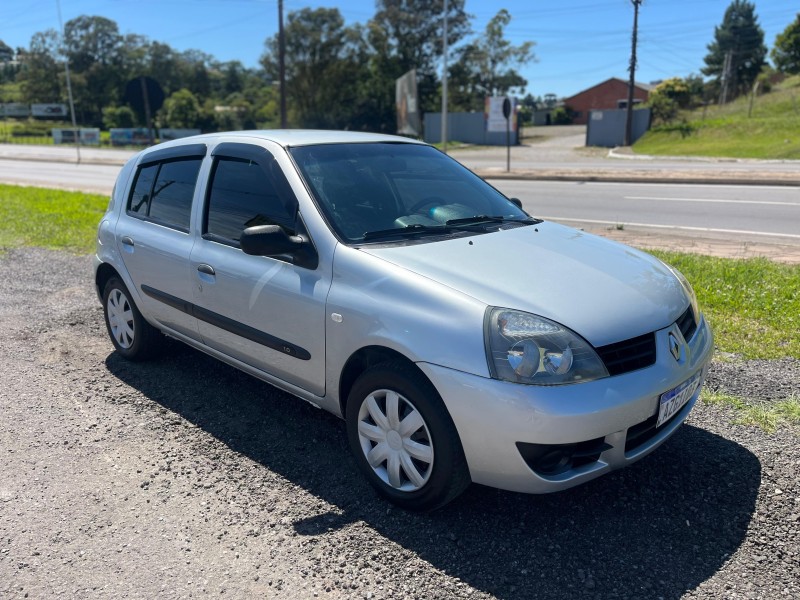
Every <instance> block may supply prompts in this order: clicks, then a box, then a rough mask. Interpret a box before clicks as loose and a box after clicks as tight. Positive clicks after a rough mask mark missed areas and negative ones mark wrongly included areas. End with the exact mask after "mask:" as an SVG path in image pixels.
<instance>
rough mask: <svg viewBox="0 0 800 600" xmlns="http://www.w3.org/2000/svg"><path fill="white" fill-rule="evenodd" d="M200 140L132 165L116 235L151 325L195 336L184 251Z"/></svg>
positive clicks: (201, 147)
mask: <svg viewBox="0 0 800 600" xmlns="http://www.w3.org/2000/svg"><path fill="white" fill-rule="evenodd" d="M205 153H206V146H205V144H193V145H187V146H179V147H175V148H169V149H166V150H160V151H156V152H152V153H150V154H148V155H146V156H145V158H144V159H143V160H142V162H141V163H140V164H139V165H138V166H137V170H136V174H135V179H134V183H133V186H132V191H131V193H130V195H129V197H128V199H127V205H126V207H125V212H124V214H123V215H122V217H121V218H120V219H119V221H118V222H117V227H116V240H117V245H118V249H119V253H120V256H121V257H122V261H123V263H124V264H125V268H126V270H127V271H128V274H129V275H130V278H131V280H132V281H133V283H134V285H135V286H136V289H137V291H138V293H139V294H138V295H139V297H140V300H139V304H140V307H139V308H140V309H141V311H142V313H143V314H144V315H145V316H146V317H147V318H148V319H149V320H150V321H154V322H155V324H156V325H158V326H160V327H162V328H165V329H169V330H172V331H175V332H178V333H181V334H183V335H186V336H188V337H191V338H193V339H196V340H198V339H199V337H200V335H199V332H198V330H197V321H196V319H195V317H194V316H193V315H192V314H191V310H190V309H188V308H187V307H188V306H189V303H191V300H192V287H193V281H192V280H191V278H190V269H189V256H190V253H191V249H192V246H193V245H194V236H192V235H191V234H190V231H189V224H190V222H191V211H192V204H193V199H194V194H195V187H196V184H197V179H198V173H199V171H200V166H201V164H202V160H203V157H204V156H205Z"/></svg>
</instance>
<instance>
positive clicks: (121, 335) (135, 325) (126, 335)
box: [103, 277, 163, 361]
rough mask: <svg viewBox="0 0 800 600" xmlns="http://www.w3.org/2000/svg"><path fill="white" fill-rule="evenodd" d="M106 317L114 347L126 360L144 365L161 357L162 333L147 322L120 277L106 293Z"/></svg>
mask: <svg viewBox="0 0 800 600" xmlns="http://www.w3.org/2000/svg"><path fill="white" fill-rule="evenodd" d="M103 314H104V316H105V321H106V329H107V330H108V336H109V337H110V338H111V343H112V344H114V348H115V349H116V350H117V352H119V353H120V354H121V355H122V356H123V357H125V358H126V359H128V360H132V361H142V360H147V359H150V358H153V357H154V356H155V355H156V354H157V353H158V351H159V350H160V348H161V343H162V342H163V336H162V335H161V332H160V331H158V329H156V328H155V327H153V326H152V325H150V323H148V322H147V321H146V320H145V318H144V317H143V316H142V313H141V312H139V308H138V307H137V306H136V304H135V303H134V302H133V299H132V298H131V294H130V292H129V291H128V288H127V287H126V286H125V284H124V283H122V281H120V280H119V279H118V278H116V277H112V278H111V279H109V280H108V282H107V283H106V287H105V289H104V290H103ZM122 315H125V317H124V318H122Z"/></svg>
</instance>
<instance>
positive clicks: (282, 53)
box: [278, 0, 288, 129]
mask: <svg viewBox="0 0 800 600" xmlns="http://www.w3.org/2000/svg"><path fill="white" fill-rule="evenodd" d="M278 71H279V74H278V79H279V80H280V82H279V83H280V97H281V100H280V105H281V129H286V128H287V127H288V125H287V123H286V36H285V35H284V33H283V0H278Z"/></svg>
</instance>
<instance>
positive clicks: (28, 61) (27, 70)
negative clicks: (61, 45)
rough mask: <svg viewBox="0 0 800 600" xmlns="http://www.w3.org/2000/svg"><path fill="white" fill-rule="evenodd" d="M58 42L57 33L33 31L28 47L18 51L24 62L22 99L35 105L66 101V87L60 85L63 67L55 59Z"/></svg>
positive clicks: (19, 77)
mask: <svg viewBox="0 0 800 600" xmlns="http://www.w3.org/2000/svg"><path fill="white" fill-rule="evenodd" d="M58 42H59V35H58V32H57V31H56V30H55V29H48V30H47V31H43V32H39V33H35V34H33V37H32V38H31V43H30V45H29V49H28V50H26V51H24V52H21V53H20V54H19V60H20V62H21V63H22V65H21V68H20V71H19V73H18V74H17V82H18V83H19V84H20V87H21V91H22V101H23V102H25V103H28V104H32V103H35V102H62V101H63V100H64V97H65V96H66V90H63V89H62V87H61V73H62V72H63V66H61V65H59V63H58V62H57V60H56V57H57V56H58ZM62 91H63V92H64V95H63V96H62Z"/></svg>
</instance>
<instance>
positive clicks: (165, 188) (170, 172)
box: [128, 158, 202, 231]
mask: <svg viewBox="0 0 800 600" xmlns="http://www.w3.org/2000/svg"><path fill="white" fill-rule="evenodd" d="M201 162H202V159H200V158H190V159H184V160H172V161H169V162H163V163H157V164H153V165H146V166H144V167H141V168H140V169H139V172H138V173H137V175H136V183H135V184H134V186H133V192H132V193H131V198H130V203H129V205H128V214H131V215H135V216H138V217H143V218H146V219H148V220H152V221H155V222H157V223H160V224H162V225H166V226H168V227H173V228H175V229H179V230H181V231H189V216H190V215H191V212H192V198H193V196H194V188H195V185H196V183H197V174H198V172H199V171H200V163H201Z"/></svg>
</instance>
